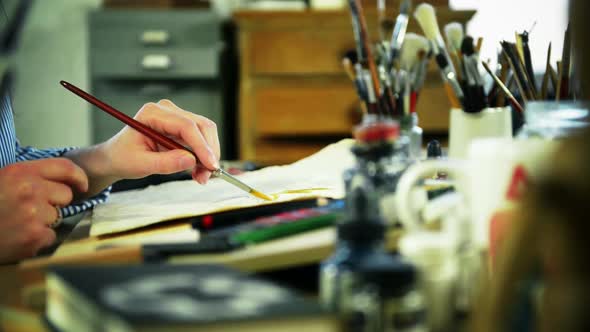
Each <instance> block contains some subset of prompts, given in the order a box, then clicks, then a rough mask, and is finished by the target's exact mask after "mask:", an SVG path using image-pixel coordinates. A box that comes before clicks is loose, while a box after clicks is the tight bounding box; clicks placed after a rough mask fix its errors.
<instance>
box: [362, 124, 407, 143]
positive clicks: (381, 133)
mask: <svg viewBox="0 0 590 332" xmlns="http://www.w3.org/2000/svg"><path fill="white" fill-rule="evenodd" d="M399 132H400V128H399V123H397V122H396V121H393V120H387V119H383V120H370V121H366V122H363V123H361V124H360V125H358V126H356V127H355V128H354V130H353V136H354V138H356V139H357V140H358V141H359V142H361V143H377V142H382V141H394V140H395V139H397V138H398V137H399Z"/></svg>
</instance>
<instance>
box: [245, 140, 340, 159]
mask: <svg viewBox="0 0 590 332" xmlns="http://www.w3.org/2000/svg"><path fill="white" fill-rule="evenodd" d="M337 141H338V139H335V140H334V142H337ZM329 143H331V142H326V143H323V142H298V141H297V138H295V137H294V138H293V139H292V140H291V141H290V142H286V141H272V140H259V141H257V142H256V156H255V157H254V159H255V160H256V162H258V163H261V164H264V165H282V164H290V163H292V162H295V161H297V160H300V159H303V158H305V157H307V156H310V155H312V154H314V153H316V152H318V151H319V150H321V149H322V148H324V147H325V146H326V145H328V144H329Z"/></svg>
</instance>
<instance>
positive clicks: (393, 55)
mask: <svg viewBox="0 0 590 332" xmlns="http://www.w3.org/2000/svg"><path fill="white" fill-rule="evenodd" d="M411 7H412V1H410V0H403V1H402V2H401V3H400V7H399V14H398V15H397V18H396V19H395V25H394V26H393V32H392V33H391V42H390V44H391V45H390V62H389V68H390V69H391V68H392V67H393V66H395V62H396V61H397V59H398V57H399V56H400V51H401V49H402V45H403V43H404V38H405V36H406V30H407V28H408V22H409V17H410V16H409V13H410V8H411Z"/></svg>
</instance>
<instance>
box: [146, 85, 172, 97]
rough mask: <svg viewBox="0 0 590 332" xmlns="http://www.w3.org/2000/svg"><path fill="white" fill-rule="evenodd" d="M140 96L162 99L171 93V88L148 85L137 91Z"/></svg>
mask: <svg viewBox="0 0 590 332" xmlns="http://www.w3.org/2000/svg"><path fill="white" fill-rule="evenodd" d="M138 92H139V94H140V95H142V96H150V97H158V98H164V97H168V96H169V95H170V94H171V93H172V87H171V86H170V85H168V84H164V83H148V84H145V85H144V86H142V87H141V88H140V89H139V91H138Z"/></svg>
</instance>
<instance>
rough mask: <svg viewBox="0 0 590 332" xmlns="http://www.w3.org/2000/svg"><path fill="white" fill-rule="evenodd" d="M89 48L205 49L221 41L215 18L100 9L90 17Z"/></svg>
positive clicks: (199, 14) (195, 12) (187, 13)
mask: <svg viewBox="0 0 590 332" xmlns="http://www.w3.org/2000/svg"><path fill="white" fill-rule="evenodd" d="M90 38H91V45H92V48H93V49H114V50H119V51H121V50H129V49H144V48H177V47H203V48H205V47H209V46H215V45H216V43H218V42H219V40H221V23H220V19H219V17H218V16H217V15H215V14H214V13H212V12H208V11H198V10H183V11H180V10H165V11H153V10H101V11H97V12H92V13H91V14H90Z"/></svg>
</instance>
